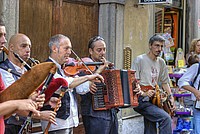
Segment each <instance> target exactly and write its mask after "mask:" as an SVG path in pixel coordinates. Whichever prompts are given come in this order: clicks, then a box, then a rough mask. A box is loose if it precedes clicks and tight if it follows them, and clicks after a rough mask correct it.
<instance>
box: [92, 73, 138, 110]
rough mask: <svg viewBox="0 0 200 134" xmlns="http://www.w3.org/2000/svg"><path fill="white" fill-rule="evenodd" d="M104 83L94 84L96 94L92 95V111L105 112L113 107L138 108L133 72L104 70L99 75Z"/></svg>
mask: <svg viewBox="0 0 200 134" xmlns="http://www.w3.org/2000/svg"><path fill="white" fill-rule="evenodd" d="M101 75H102V76H103V78H104V82H105V84H104V83H96V86H97V92H96V93H95V94H94V95H93V97H92V100H93V103H92V104H93V109H94V110H107V109H110V108H113V107H129V106H133V107H136V106H138V95H136V93H135V92H134V91H133V90H134V89H135V88H136V78H135V71H134V70H104V71H103V72H102V74H101Z"/></svg>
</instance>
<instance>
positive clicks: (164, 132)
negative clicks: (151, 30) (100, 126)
mask: <svg viewBox="0 0 200 134" xmlns="http://www.w3.org/2000/svg"><path fill="white" fill-rule="evenodd" d="M164 43H165V39H164V38H163V37H162V36H160V35H154V36H152V37H151V38H150V40H149V52H148V53H147V54H142V55H139V56H138V57H136V59H135V60H134V62H133V64H132V69H134V70H136V78H137V79H139V80H140V85H141V89H142V90H143V93H142V95H141V96H140V97H139V106H138V107H136V108H134V110H135V111H136V112H138V113H140V114H141V115H143V116H144V133H145V134H157V133H158V131H159V133H160V134H172V128H171V117H170V115H169V114H168V113H167V112H165V111H164V110H163V109H161V108H159V107H157V106H156V105H154V104H152V98H153V96H154V95H155V86H156V85H157V84H161V85H162V88H163V89H164V91H166V92H167V94H168V97H169V98H170V101H171V103H172V104H174V99H173V96H172V93H171V89H170V87H169V84H168V83H169V76H168V72H167V67H166V64H165V61H164V60H163V59H162V58H160V57H159V55H160V53H161V51H162V47H163V45H164ZM145 86H146V87H147V86H148V87H152V88H150V89H148V90H144V89H143V88H142V87H145ZM156 125H157V126H156Z"/></svg>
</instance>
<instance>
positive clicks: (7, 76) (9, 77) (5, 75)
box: [0, 61, 26, 88]
mask: <svg viewBox="0 0 200 134" xmlns="http://www.w3.org/2000/svg"><path fill="white" fill-rule="evenodd" d="M10 63H11V64H12V65H13V66H14V67H15V70H16V71H17V72H18V73H21V74H24V72H26V69H25V68H24V67H23V68H20V67H19V66H17V65H15V64H14V63H12V62H11V61H10ZM0 72H1V75H2V79H3V82H4V84H5V87H6V88H7V87H8V86H10V85H11V84H12V83H14V82H15V81H16V80H15V79H14V78H13V74H12V73H10V72H8V71H6V70H3V69H0Z"/></svg>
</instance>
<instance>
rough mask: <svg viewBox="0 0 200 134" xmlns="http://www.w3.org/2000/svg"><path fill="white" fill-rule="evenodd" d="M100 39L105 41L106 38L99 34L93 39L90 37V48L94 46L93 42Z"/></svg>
mask: <svg viewBox="0 0 200 134" xmlns="http://www.w3.org/2000/svg"><path fill="white" fill-rule="evenodd" d="M98 40H102V41H104V38H102V37H101V36H99V35H98V36H95V37H93V38H92V39H90V41H89V44H88V47H89V48H93V47H92V44H93V43H94V42H96V41H98Z"/></svg>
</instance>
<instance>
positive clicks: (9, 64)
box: [0, 33, 56, 134]
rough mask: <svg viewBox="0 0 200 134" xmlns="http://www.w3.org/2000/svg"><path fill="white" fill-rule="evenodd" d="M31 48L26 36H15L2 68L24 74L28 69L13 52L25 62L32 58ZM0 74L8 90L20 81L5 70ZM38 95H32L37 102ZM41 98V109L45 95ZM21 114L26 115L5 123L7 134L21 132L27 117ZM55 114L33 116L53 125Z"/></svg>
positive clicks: (45, 113) (0, 70)
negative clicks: (36, 96)
mask: <svg viewBox="0 0 200 134" xmlns="http://www.w3.org/2000/svg"><path fill="white" fill-rule="evenodd" d="M30 47H31V41H30V39H29V38H28V37H27V36H26V35H24V34H21V33H18V34H15V35H13V36H12V37H11V39H10V41H9V44H8V50H9V53H8V58H7V59H6V60H5V61H4V62H2V63H1V64H0V66H3V67H6V68H10V69H12V70H14V71H15V72H18V73H20V74H24V73H25V72H26V71H27V69H26V68H25V67H24V66H23V64H22V63H21V62H20V61H19V60H18V59H17V58H16V57H15V56H14V54H13V52H15V53H17V54H18V55H19V56H20V57H21V58H22V59H23V60H24V61H27V60H28V58H29V57H30ZM0 72H1V75H2V79H3V82H4V84H5V87H6V88H7V87H8V86H10V85H11V84H12V83H14V82H15V81H17V80H18V79H19V77H18V76H16V75H14V74H11V73H9V72H7V71H5V70H2V69H0ZM37 94H38V93H34V95H32V97H31V98H32V99H33V100H35V99H34V96H35V95H37ZM41 96H42V103H41V104H40V105H41V106H40V107H42V106H43V103H44V96H45V95H44V94H42V95H41ZM54 101H56V99H54ZM54 103H56V102H54ZM19 114H20V115H25V113H22V112H20V113H18V114H14V115H13V116H11V117H10V118H8V119H7V120H6V121H5V123H6V129H5V133H6V134H18V132H19V131H20V129H21V125H22V124H23V123H24V121H25V120H26V117H25V116H20V115H19ZM55 114H56V113H55V112H53V111H42V112H40V116H34V115H33V117H34V118H39V119H44V120H48V121H51V122H52V123H55Z"/></svg>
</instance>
